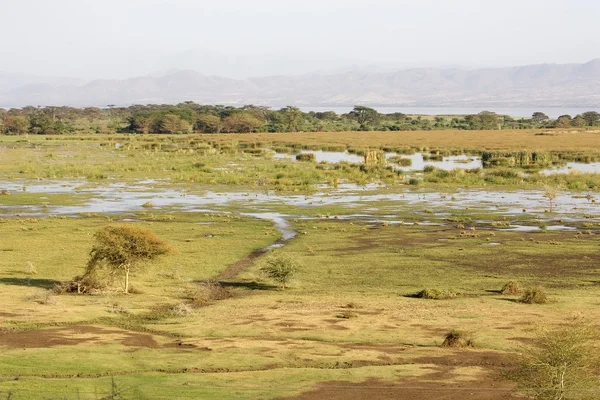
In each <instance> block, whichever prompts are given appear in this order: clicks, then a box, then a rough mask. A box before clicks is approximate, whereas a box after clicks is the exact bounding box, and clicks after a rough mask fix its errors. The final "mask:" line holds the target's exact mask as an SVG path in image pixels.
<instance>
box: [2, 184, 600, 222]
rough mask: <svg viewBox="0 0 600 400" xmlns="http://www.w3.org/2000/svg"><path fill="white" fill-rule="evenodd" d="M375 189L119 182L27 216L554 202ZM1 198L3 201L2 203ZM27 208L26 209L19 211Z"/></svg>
mask: <svg viewBox="0 0 600 400" xmlns="http://www.w3.org/2000/svg"><path fill="white" fill-rule="evenodd" d="M79 184H80V183H79V182H42V183H38V182H12V181H9V182H0V187H14V188H23V187H26V190H27V191H30V192H35V193H41V192H43V193H48V194H51V193H63V192H64V189H65V187H71V188H75V187H77V186H79ZM377 187H378V186H377V185H370V186H369V187H368V188H367V189H366V190H365V188H360V187H357V186H353V185H344V186H343V187H342V188H340V189H339V190H338V189H330V190H325V189H323V191H322V192H319V193H316V194H311V195H279V194H276V193H265V192H225V193H216V192H212V191H202V192H198V193H187V192H184V191H182V190H177V189H173V188H168V189H166V188H160V189H152V188H150V187H147V186H143V185H140V184H139V183H137V184H131V185H127V184H120V183H114V184H109V185H106V186H99V187H90V188H83V189H80V190H79V192H80V193H84V194H86V195H90V196H91V198H90V199H89V200H87V201H86V202H85V203H84V204H83V205H76V206H48V207H47V209H45V211H43V212H42V210H41V209H40V207H29V208H27V209H25V210H23V212H21V211H20V212H21V214H24V213H38V214H39V213H44V214H78V213H124V212H135V211H142V210H144V208H143V207H142V205H143V204H144V203H145V202H147V201H151V202H152V203H153V204H154V207H155V208H160V207H167V206H175V207H179V208H181V209H182V210H184V211H197V212H211V211H214V209H215V207H218V206H226V205H231V204H236V205H239V208H240V209H241V210H246V211H247V212H252V211H253V210H254V211H255V210H256V209H257V207H266V208H267V209H268V207H269V205H272V206H281V205H287V206H292V207H298V208H301V209H310V208H314V207H320V206H326V205H344V206H345V207H347V208H353V207H360V206H364V205H365V203H367V204H372V203H373V202H377V201H392V202H395V203H396V204H397V205H396V206H395V207H397V209H398V211H401V210H403V209H406V207H414V206H419V207H421V206H422V207H427V208H431V209H435V211H440V212H451V211H452V210H457V211H465V210H469V209H470V210H474V211H489V212H492V213H496V214H502V215H519V214H522V213H523V210H525V211H526V212H527V213H529V214H542V215H546V210H547V209H548V200H547V199H546V198H545V197H544V192H543V191H535V190H531V191H515V192H498V191H485V190H457V191H456V192H453V193H441V192H425V191H422V190H413V189H406V188H398V189H397V191H395V192H392V193H373V192H371V191H370V190H368V189H370V188H377ZM0 200H1V199H0ZM596 200H597V199H596V198H595V196H592V195H590V196H589V197H588V196H585V195H577V196H574V195H573V194H572V193H569V192H561V193H559V195H558V196H557V198H556V200H555V206H554V211H555V213H554V214H549V215H548V216H552V215H560V216H561V218H562V217H565V218H567V217H572V218H575V217H578V219H579V220H581V219H583V215H588V216H589V215H599V214H600V203H597V202H596ZM11 209H12V207H11V206H4V207H1V208H0V211H3V212H4V211H6V212H7V213H10V210H11ZM19 209H20V210H21V209H23V207H19Z"/></svg>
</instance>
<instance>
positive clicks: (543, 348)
mask: <svg viewBox="0 0 600 400" xmlns="http://www.w3.org/2000/svg"><path fill="white" fill-rule="evenodd" d="M597 340H598V334H597V328H596V327H590V326H588V325H586V324H584V323H582V322H581V321H576V320H575V321H569V324H567V325H566V326H562V327H561V328H559V329H555V330H545V331H542V332H541V333H539V334H538V335H537V337H536V338H534V340H533V346H531V347H529V348H526V349H525V351H524V352H523V354H522V356H521V357H522V359H521V362H520V366H519V368H518V370H517V371H515V374H514V377H513V378H514V380H516V381H517V382H519V383H520V385H521V386H522V387H523V389H525V390H527V392H528V394H529V395H530V398H534V399H564V400H567V399H571V400H575V399H582V400H583V399H590V400H592V399H597V398H598V394H599V392H598V387H599V385H600V379H599V377H598V374H597V371H598V368H600V359H599V357H598V346H597Z"/></svg>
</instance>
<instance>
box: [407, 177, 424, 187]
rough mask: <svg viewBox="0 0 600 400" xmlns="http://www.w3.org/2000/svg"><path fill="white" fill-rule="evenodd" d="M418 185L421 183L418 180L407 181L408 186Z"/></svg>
mask: <svg viewBox="0 0 600 400" xmlns="http://www.w3.org/2000/svg"><path fill="white" fill-rule="evenodd" d="M420 183H421V181H420V180H418V179H417V178H410V179H409V180H408V184H409V185H413V186H417V185H419V184H420Z"/></svg>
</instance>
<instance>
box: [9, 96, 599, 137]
mask: <svg viewBox="0 0 600 400" xmlns="http://www.w3.org/2000/svg"><path fill="white" fill-rule="evenodd" d="M594 126H600V113H598V112H596V111H588V112H585V113H582V114H580V115H576V116H575V117H571V116H570V115H562V116H560V117H558V118H557V119H551V118H549V117H548V116H547V115H546V114H544V113H542V112H536V113H534V114H533V115H532V116H531V117H530V118H512V117H510V116H507V115H499V114H496V113H493V112H490V111H482V112H480V113H478V114H473V115H464V116H434V117H429V116H411V115H406V114H403V113H391V114H381V113H379V112H377V110H375V109H373V108H370V107H365V106H355V107H354V109H353V110H352V111H350V112H348V113H345V114H338V113H335V112H333V111H325V112H314V111H310V112H303V111H302V110H300V109H299V108H297V107H293V106H287V107H284V108H281V109H279V110H272V109H271V108H269V107H264V106H256V105H246V106H243V107H232V106H221V105H200V104H196V103H194V102H184V103H180V104H177V105H134V106H130V107H115V106H107V107H105V108H99V107H86V108H73V107H31V106H29V107H24V108H19V109H16V108H13V109H10V110H4V109H0V133H4V134H7V135H23V134H41V135H60V134H75V133H142V134H148V133H154V134H161V133H163V134H185V133H252V132H341V131H415V130H442V129H459V130H494V129H531V128H562V129H565V128H585V127H594Z"/></svg>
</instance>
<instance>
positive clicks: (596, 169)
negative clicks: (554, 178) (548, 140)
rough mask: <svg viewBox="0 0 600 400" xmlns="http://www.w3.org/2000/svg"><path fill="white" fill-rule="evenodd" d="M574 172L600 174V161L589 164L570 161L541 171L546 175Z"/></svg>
mask: <svg viewBox="0 0 600 400" xmlns="http://www.w3.org/2000/svg"><path fill="white" fill-rule="evenodd" d="M573 172H581V173H587V174H600V162H595V163H589V164H584V163H575V162H570V163H567V165H565V166H564V167H561V168H552V169H545V170H543V171H541V173H542V174H544V175H555V174H568V173H573Z"/></svg>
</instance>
